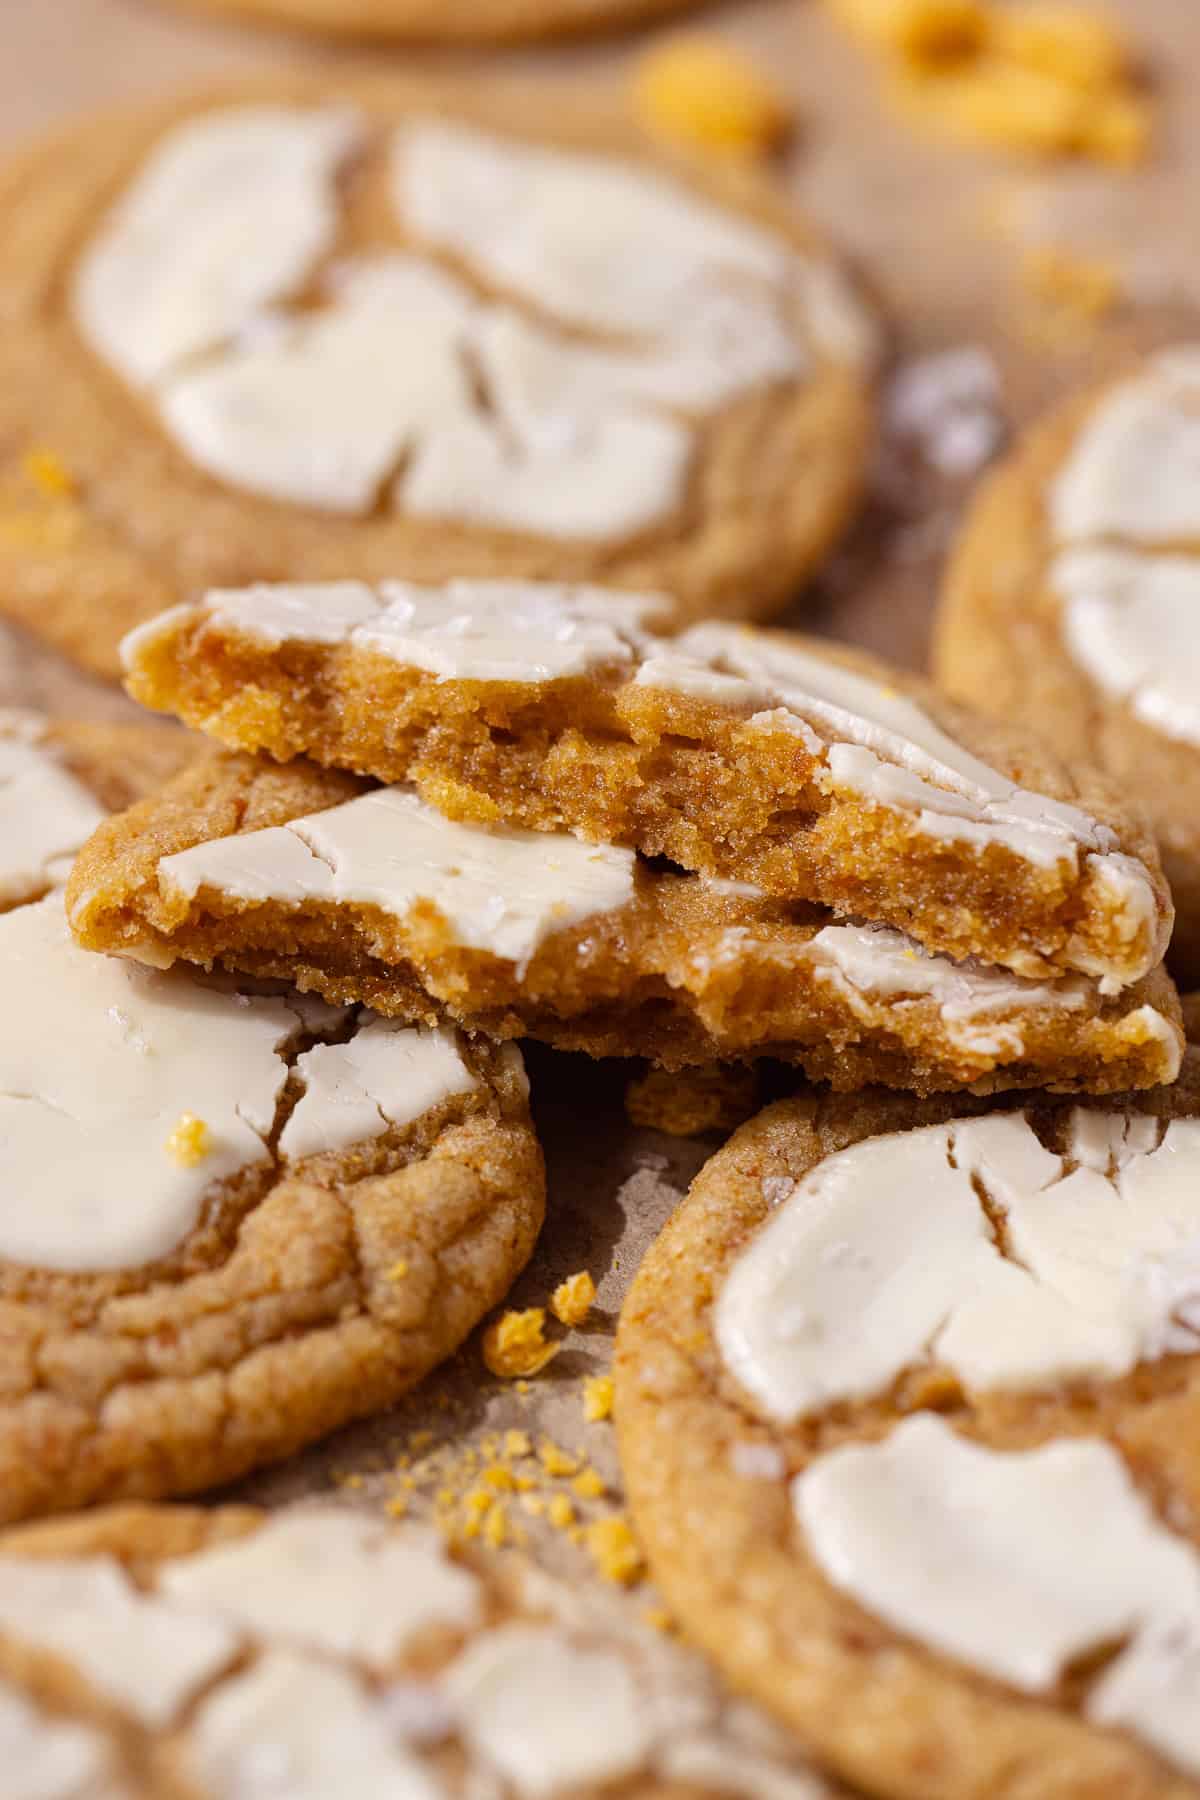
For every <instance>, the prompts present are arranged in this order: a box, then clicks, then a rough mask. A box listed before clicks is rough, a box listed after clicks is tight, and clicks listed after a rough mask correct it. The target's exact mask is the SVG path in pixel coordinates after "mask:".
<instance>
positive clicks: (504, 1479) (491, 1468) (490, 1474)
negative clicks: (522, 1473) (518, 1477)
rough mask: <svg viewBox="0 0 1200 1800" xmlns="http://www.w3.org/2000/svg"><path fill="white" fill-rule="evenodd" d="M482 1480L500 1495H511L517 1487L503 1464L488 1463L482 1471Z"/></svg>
mask: <svg viewBox="0 0 1200 1800" xmlns="http://www.w3.org/2000/svg"><path fill="white" fill-rule="evenodd" d="M482 1479H483V1480H484V1481H486V1483H487V1485H488V1486H489V1487H490V1488H494V1489H496V1490H497V1492H500V1493H508V1494H511V1493H512V1491H513V1489H514V1488H515V1487H516V1485H517V1484H516V1481H515V1480H514V1478H513V1472H512V1470H511V1469H506V1468H505V1467H504V1465H503V1463H490V1464H489V1465H488V1467H487V1468H486V1469H485V1470H484V1471H483V1477H482Z"/></svg>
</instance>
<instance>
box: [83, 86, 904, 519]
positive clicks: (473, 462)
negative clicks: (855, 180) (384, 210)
mask: <svg viewBox="0 0 1200 1800" xmlns="http://www.w3.org/2000/svg"><path fill="white" fill-rule="evenodd" d="M373 142H374V139H373V134H372V132H371V131H370V129H369V128H368V124H367V122H366V120H365V119H364V118H363V117H361V116H359V115H358V114H357V113H356V112H355V111H354V110H353V109H350V108H344V107H335V106H326V107H307V108H306V107H300V106H292V107H288V106H258V107H253V106H246V107H236V106H228V107H224V108H218V109H215V110H213V111H210V112H207V113H203V114H200V115H198V116H197V117H194V118H192V119H190V120H189V121H187V122H186V123H184V124H182V125H180V126H177V127H176V128H175V129H174V130H172V131H169V132H168V133H167V134H166V135H165V137H164V138H162V139H161V140H160V141H159V143H158V144H157V145H156V146H155V147H154V148H153V149H152V150H151V152H150V154H149V155H148V157H147V158H146V159H145V161H144V162H143V164H142V166H141V168H140V170H139V171H138V172H137V173H136V174H135V176H134V178H133V180H132V182H131V183H130V185H129V187H128V188H127V190H126V191H125V193H124V194H123V195H122V196H121V197H120V198H119V199H118V200H117V202H116V204H115V206H114V207H113V208H112V210H111V211H110V212H109V214H108V215H107V217H106V218H105V219H104V220H103V221H102V223H101V225H100V227H99V230H98V231H97V233H96V235H95V236H94V238H93V239H92V240H91V242H90V243H89V244H88V245H87V246H86V247H85V249H84V251H83V254H82V256H81V258H80V260H79V263H78V265H77V268H76V270H75V274H74V279H73V282H72V287H71V297H72V304H73V308H74V315H75V320H76V324H77V326H78V328H79V330H80V332H81V333H82V335H83V337H84V339H85V341H86V342H87V343H88V345H89V346H90V347H91V348H92V349H93V350H94V351H95V352H96V353H97V354H98V355H99V356H101V357H102V358H104V360H105V361H107V362H108V363H109V364H110V365H112V366H113V367H114V368H115V369H116V370H118V371H119V372H120V373H121V374H122V375H123V376H124V378H125V379H126V380H128V381H129V382H131V383H132V384H133V385H134V386H135V387H137V388H139V389H140V390H142V391H143V392H144V394H145V395H146V397H147V399H148V400H149V402H150V404H151V405H152V406H154V407H155V408H156V410H157V411H158V414H159V417H160V419H161V420H162V422H163V424H164V425H165V427H166V429H167V430H168V432H169V433H170V434H171V436H172V437H173V438H174V440H175V442H176V443H177V444H178V445H179V446H180V448H181V449H182V450H183V451H184V452H185V454H186V455H188V456H189V457H190V458H191V459H192V460H193V462H194V463H196V464H197V465H198V466H199V467H200V468H202V469H204V470H206V471H207V472H209V473H210V474H213V475H215V476H217V477H218V478H220V479H221V480H223V481H225V482H227V483H229V484H231V485H233V486H234V487H237V488H240V489H242V490H243V491H246V492H249V493H254V494H259V495H262V496H265V497H267V498H270V499H273V500H277V501H282V502H285V503H291V504H295V505H301V506H308V507H316V508H320V509H322V510H325V511H328V512H330V513H335V514H343V515H353V516H359V517H362V516H365V515H366V514H368V513H369V512H371V511H372V509H374V508H376V507H377V506H389V507H392V506H394V507H395V508H397V509H399V510H400V511H401V512H403V513H407V514H410V515H422V516H425V517H445V518H452V519H455V520H458V521H460V522H463V523H467V524H474V525H477V526H481V527H492V528H499V529H502V530H507V531H511V532H524V533H532V534H535V535H541V536H545V537H551V538H561V539H577V540H597V541H610V540H617V539H622V538H628V537H631V536H633V535H635V534H637V533H639V532H641V531H644V530H646V529H649V528H651V527H654V526H657V525H661V524H662V522H663V521H664V520H669V519H670V518H671V517H672V516H673V515H674V514H676V513H677V512H678V510H679V508H680V507H681V505H682V503H683V500H684V497H685V493H686V488H687V482H688V477H689V472H690V466H691V462H692V458H693V453H694V450H695V443H696V435H695V428H694V421H695V420H697V419H698V418H701V417H704V416H708V415H711V414H713V413H715V412H716V411H718V410H719V409H720V408H722V407H723V406H725V405H727V404H728V403H730V402H731V401H734V400H736V399H738V398H739V397H740V396H742V395H744V394H747V393H750V392H752V391H756V390H765V389H767V388H770V387H773V386H779V385H781V384H790V385H792V386H797V385H798V384H800V383H801V382H803V381H804V380H805V379H806V378H807V375H808V373H809V370H810V368H811V365H812V362H813V359H814V357H817V358H820V359H823V360H827V361H830V362H835V363H836V362H844V363H849V364H852V365H860V364H862V363H863V362H865V361H869V360H870V358H871V357H872V355H873V353H874V343H873V326H872V322H871V321H870V319H869V318H868V317H867V315H866V313H865V310H864V309H863V307H862V306H861V304H860V303H859V301H858V300H857V298H856V297H855V295H854V294H853V293H852V292H851V290H850V287H849V284H848V283H846V282H845V281H844V278H843V277H842V276H841V275H840V272H839V271H838V270H836V269H835V268H834V267H833V266H832V265H831V264H826V262H825V261H823V260H822V259H820V258H819V257H813V256H806V255H804V254H803V253H801V252H800V251H799V250H798V249H797V248H796V247H795V246H794V245H793V244H791V243H790V242H789V241H787V239H786V238H784V237H783V236H781V235H777V234H776V233H774V232H772V231H770V230H768V229H767V228H765V227H763V226H761V225H759V224H757V223H754V222H752V221H750V220H748V219H741V218H739V217H737V216H735V215H733V214H731V213H728V212H726V211H725V210H723V209H722V208H721V207H719V206H717V205H714V204H712V203H711V202H708V201H705V200H702V199H699V198H697V197H695V196H693V195H692V194H690V193H689V192H688V190H687V189H686V188H685V187H684V186H682V185H681V184H680V183H679V182H677V181H676V180H674V179H673V178H671V177H668V176H666V175H663V174H660V173H655V172H654V171H653V170H651V169H648V168H646V167H639V166H638V165H636V164H634V163H631V162H625V161H622V160H621V159H619V158H615V157H609V156H601V155H596V154H583V153H579V152H568V151H564V150H550V149H545V148H539V147H536V146H533V145H529V144H522V143H518V142H515V141H513V140H510V139H508V138H505V137H500V136H495V135H491V134H488V133H484V132H481V131H479V130H476V129H474V128H470V127H467V126H465V125H462V124H454V123H452V122H449V121H445V120H434V119H414V120H410V121H409V122H408V123H406V124H404V125H402V126H399V127H397V128H396V129H395V130H394V131H393V132H392V133H391V134H390V136H389V138H388V139H387V141H386V143H385V145H384V148H385V150H386V156H387V162H388V166H389V179H388V189H389V197H390V203H391V207H392V210H393V213H394V216H395V221H396V223H397V225H398V226H399V227H400V229H401V231H402V232H403V233H404V235H405V238H406V239H407V240H408V248H406V249H405V250H404V251H403V252H401V251H399V250H396V249H388V248H384V247H379V248H376V249H373V250H367V251H364V252H362V253H361V254H359V255H357V256H355V257H354V258H352V259H350V260H348V261H346V260H343V261H338V260H337V259H336V249H337V244H338V238H339V232H340V229H341V214H342V208H343V200H342V194H341V185H342V182H343V179H344V177H345V176H346V174H347V172H348V171H350V170H351V169H352V168H353V165H354V162H355V159H356V158H357V157H358V156H360V155H361V154H362V153H364V151H368V150H369V149H370V148H371V146H372V143H373ZM514 218H519V219H521V221H522V225H521V229H520V230H513V229H512V228H511V222H512V220H513V219H514ZM501 220H504V221H507V224H506V226H505V228H504V229H503V230H499V229H498V226H499V223H500V221H501ZM452 270H453V271H454V272H451V271H452ZM305 302H307V304H305ZM314 302H315V303H314ZM581 331H582V332H584V333H588V334H592V335H591V336H584V337H581V336H580V335H579V333H580V332H581ZM314 421H317V422H319V428H316V429H314Z"/></svg>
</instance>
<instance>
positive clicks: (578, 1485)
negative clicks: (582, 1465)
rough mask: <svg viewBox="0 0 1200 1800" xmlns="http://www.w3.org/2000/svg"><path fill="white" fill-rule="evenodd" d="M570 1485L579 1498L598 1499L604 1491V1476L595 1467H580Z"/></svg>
mask: <svg viewBox="0 0 1200 1800" xmlns="http://www.w3.org/2000/svg"><path fill="white" fill-rule="evenodd" d="M571 1486H572V1488H573V1489H574V1491H575V1492H576V1493H577V1494H578V1496H579V1498H580V1499H581V1500H599V1498H600V1496H601V1495H602V1494H603V1492H604V1478H603V1476H601V1475H600V1474H599V1473H598V1472H597V1471H596V1470H595V1469H581V1470H580V1472H579V1474H578V1475H577V1476H576V1477H575V1479H574V1481H573V1482H572V1483H571Z"/></svg>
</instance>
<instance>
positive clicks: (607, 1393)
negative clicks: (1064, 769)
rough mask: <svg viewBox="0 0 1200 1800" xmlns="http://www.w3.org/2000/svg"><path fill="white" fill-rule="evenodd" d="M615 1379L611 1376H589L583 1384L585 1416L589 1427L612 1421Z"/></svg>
mask: <svg viewBox="0 0 1200 1800" xmlns="http://www.w3.org/2000/svg"><path fill="white" fill-rule="evenodd" d="M612 1409H613V1378H612V1376H611V1375H587V1376H585V1377H584V1382H583V1416H584V1418H585V1419H586V1420H587V1422H588V1424H589V1425H598V1424H599V1423H600V1421H601V1420H602V1419H611V1418H612Z"/></svg>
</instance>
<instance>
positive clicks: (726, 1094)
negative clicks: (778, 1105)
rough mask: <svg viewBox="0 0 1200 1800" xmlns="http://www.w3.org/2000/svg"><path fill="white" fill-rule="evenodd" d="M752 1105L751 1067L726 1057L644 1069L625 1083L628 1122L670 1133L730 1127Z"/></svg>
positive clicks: (749, 1111) (689, 1134)
mask: <svg viewBox="0 0 1200 1800" xmlns="http://www.w3.org/2000/svg"><path fill="white" fill-rule="evenodd" d="M757 1109H758V1077H757V1075H756V1073H755V1071H754V1070H753V1069H736V1068H733V1067H732V1066H730V1065H729V1064H727V1063H709V1064H701V1065H699V1066H698V1067H696V1068H693V1069H678V1070H675V1071H669V1070H667V1069H647V1071H646V1073H645V1074H644V1075H638V1076H635V1078H634V1079H633V1080H632V1081H631V1082H630V1083H629V1085H628V1087H627V1088H626V1089H625V1115H626V1117H627V1118H628V1120H629V1122H630V1124H631V1125H640V1126H643V1127H644V1128H645V1129H647V1130H649V1131H664V1132H666V1133H667V1135H668V1136H669V1137H698V1136H699V1135H700V1134H701V1132H705V1131H732V1130H733V1129H734V1128H735V1126H738V1125H742V1124H744V1123H745V1121H746V1120H747V1119H748V1118H749V1117H750V1115H751V1114H752V1113H754V1112H756V1111H757ZM664 1166H665V1164H664Z"/></svg>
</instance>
